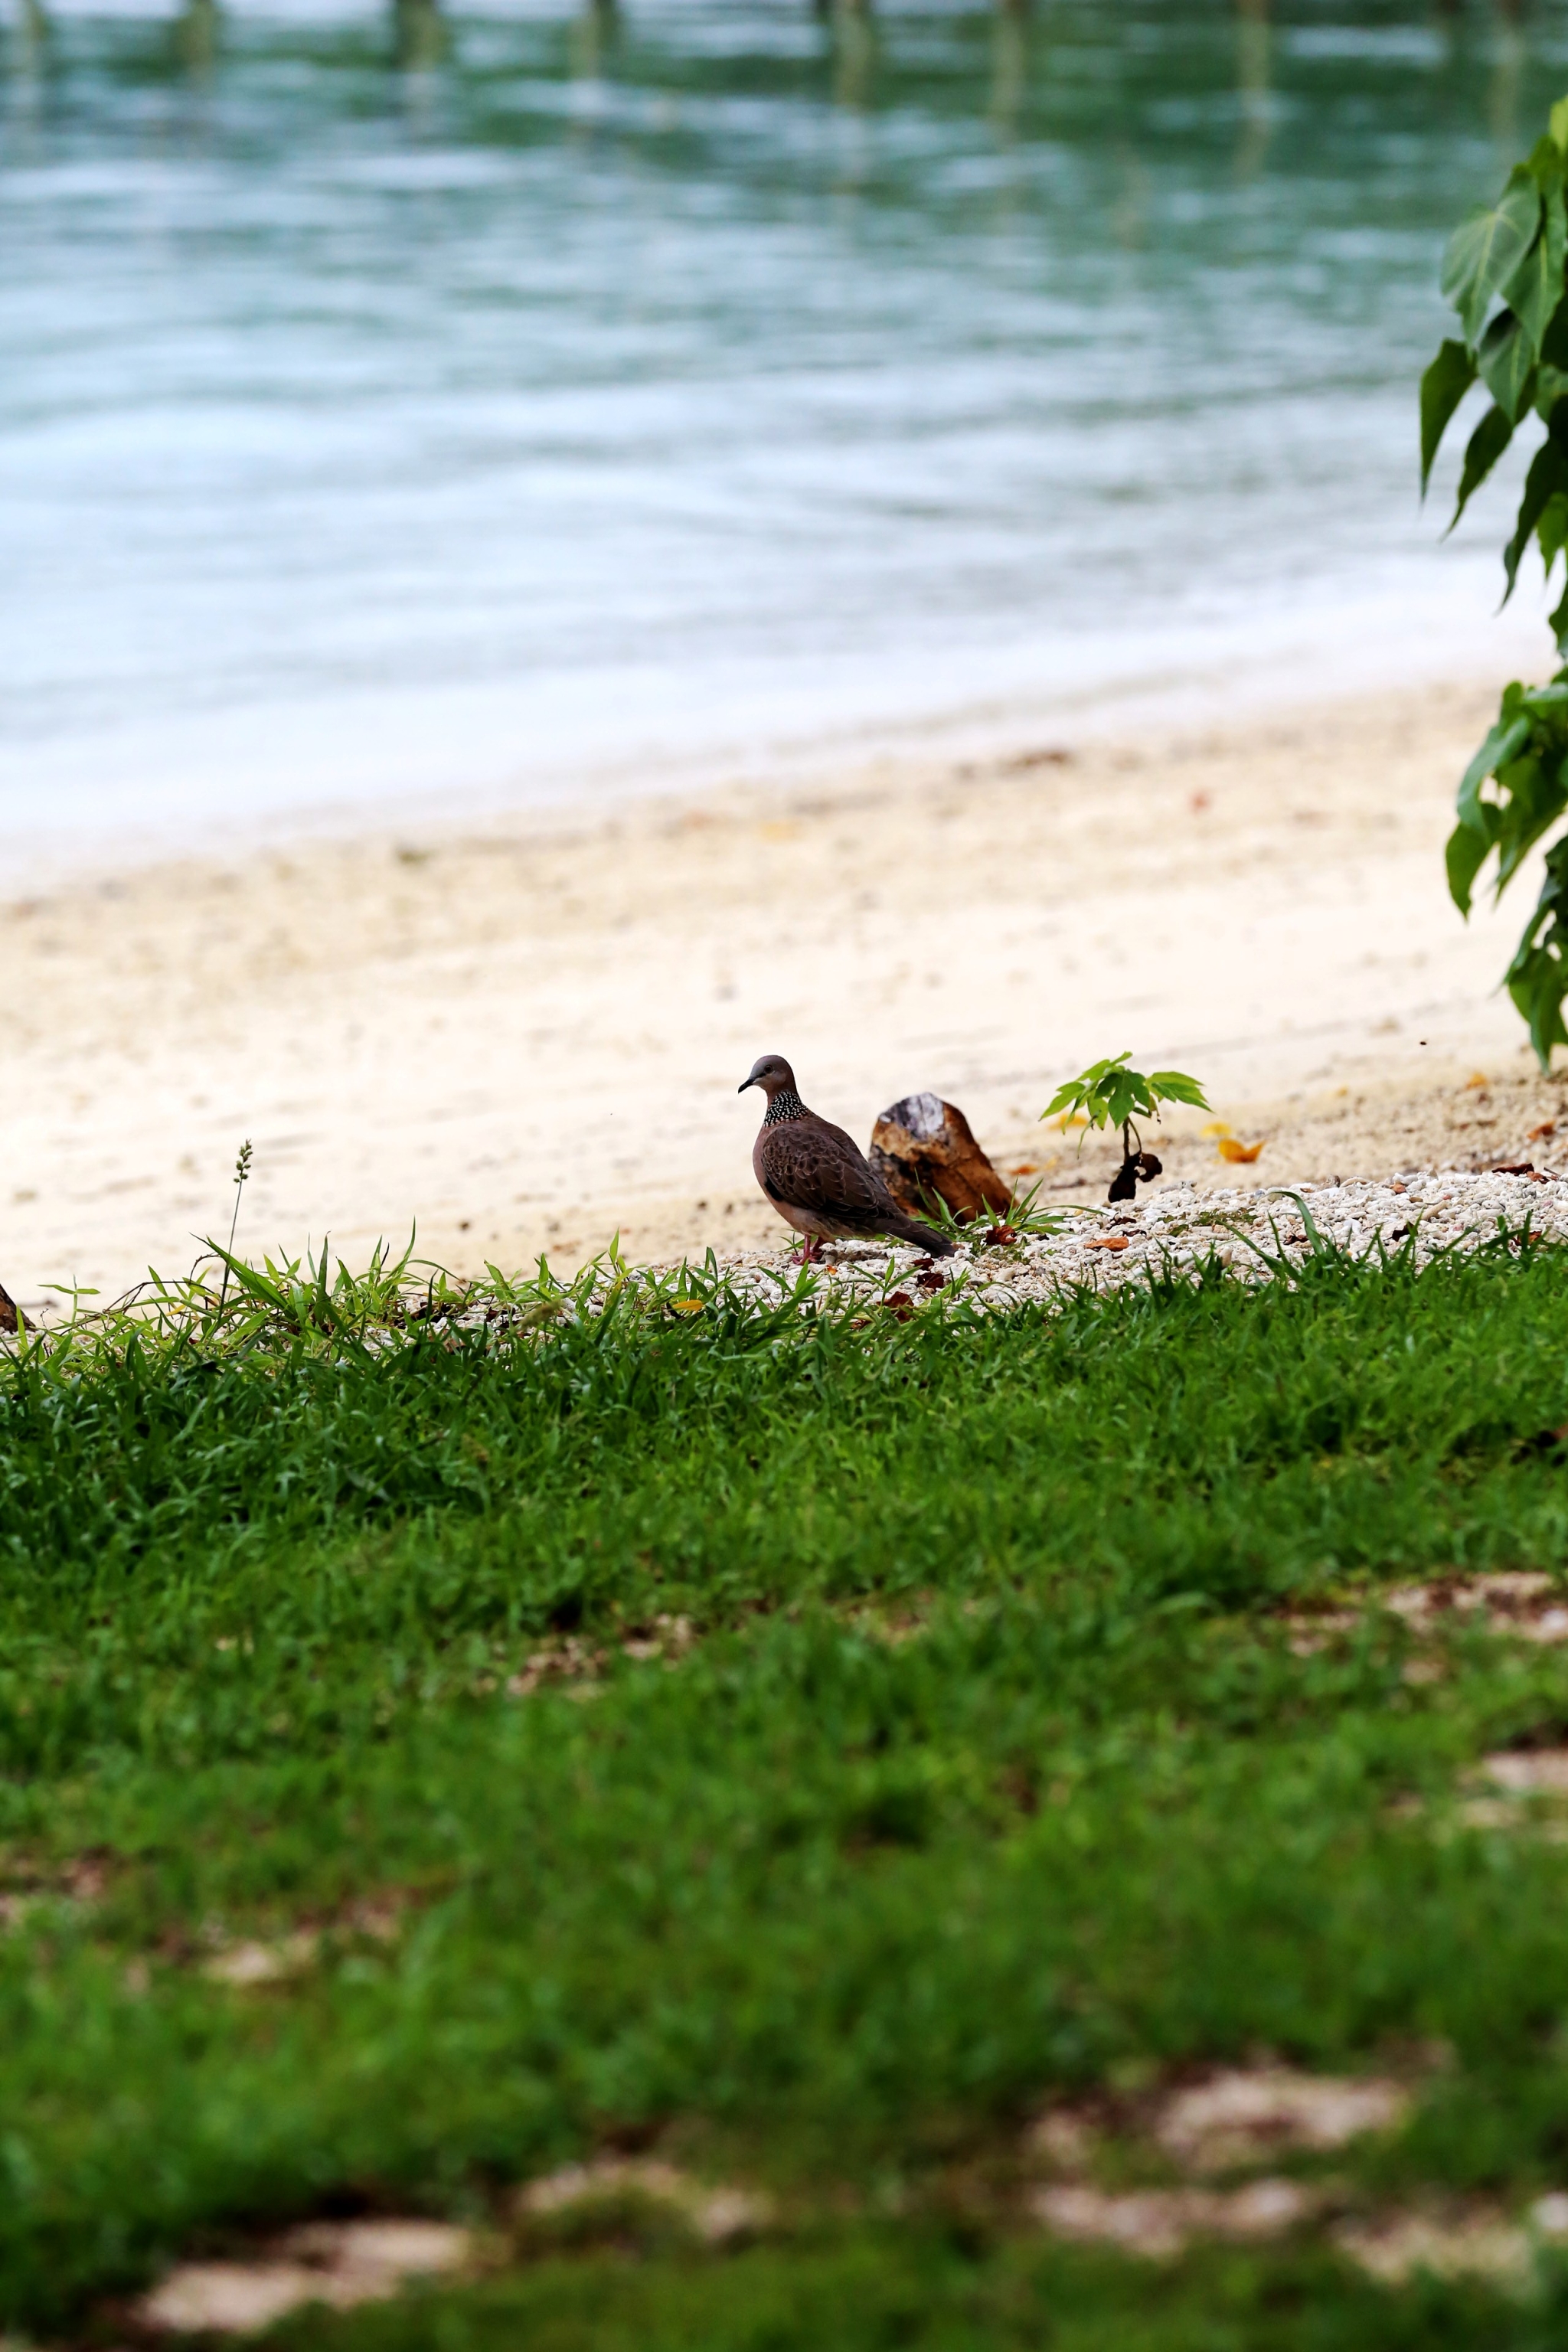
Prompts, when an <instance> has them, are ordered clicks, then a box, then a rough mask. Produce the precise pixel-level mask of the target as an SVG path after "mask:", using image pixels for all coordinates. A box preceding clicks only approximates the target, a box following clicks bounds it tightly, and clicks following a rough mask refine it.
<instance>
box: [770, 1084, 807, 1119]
mask: <svg viewBox="0 0 1568 2352" xmlns="http://www.w3.org/2000/svg"><path fill="white" fill-rule="evenodd" d="M804 1109H805V1104H804V1103H803V1102H802V1100H801V1098H800V1097H799V1096H798V1095H797V1094H796V1092H795V1088H794V1087H780V1088H779V1090H778V1092H777V1094H776V1095H775V1096H774V1097H773V1100H772V1102H771V1103H769V1105H768V1115H767V1117H766V1118H764V1119H763V1126H764V1127H782V1126H783V1125H784V1121H785V1119H786V1118H799V1117H800V1115H801V1112H802V1111H803V1110H804Z"/></svg>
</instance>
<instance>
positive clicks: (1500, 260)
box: [1421, 98, 1568, 1067]
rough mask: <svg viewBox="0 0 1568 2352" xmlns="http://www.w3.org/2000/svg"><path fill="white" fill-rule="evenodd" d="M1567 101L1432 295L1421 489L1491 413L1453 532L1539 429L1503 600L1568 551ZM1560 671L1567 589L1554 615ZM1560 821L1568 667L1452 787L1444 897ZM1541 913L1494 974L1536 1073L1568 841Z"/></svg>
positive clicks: (1550, 1002)
mask: <svg viewBox="0 0 1568 2352" xmlns="http://www.w3.org/2000/svg"><path fill="white" fill-rule="evenodd" d="M1565 190H1568V98H1563V99H1560V100H1558V102H1557V104H1556V105H1555V106H1554V107H1553V108H1552V112H1551V116H1550V119H1549V128H1548V131H1547V135H1546V137H1545V138H1544V139H1542V140H1539V141H1538V142H1536V144H1535V146H1534V148H1533V149H1532V150H1531V153H1530V154H1529V156H1527V157H1526V159H1525V161H1524V162H1523V163H1517V164H1516V165H1515V166H1514V168H1513V170H1512V172H1511V173H1510V175H1509V180H1508V184H1507V186H1506V187H1505V188H1504V190H1503V192H1502V194H1501V196H1500V199H1499V201H1498V203H1497V204H1496V205H1493V206H1492V207H1491V208H1490V209H1489V210H1488V211H1483V212H1480V213H1477V214H1476V215H1473V216H1472V217H1471V218H1470V219H1469V220H1468V221H1465V222H1464V223H1462V225H1461V226H1459V228H1458V229H1457V230H1456V231H1455V233H1454V235H1453V236H1452V237H1451V238H1450V240H1449V243H1448V248H1447V253H1446V254H1445V256H1444V259H1443V270H1442V280H1441V283H1442V290H1443V293H1444V296H1445V298H1446V299H1447V301H1448V302H1449V303H1450V304H1451V306H1452V307H1453V309H1454V310H1456V311H1457V312H1458V320H1459V326H1460V331H1461V336H1462V340H1459V341H1454V340H1450V341H1446V342H1445V343H1444V344H1443V346H1442V348H1441V349H1440V350H1439V352H1438V353H1437V356H1436V359H1435V360H1434V361H1433V362H1432V364H1431V366H1430V367H1429V368H1428V369H1427V370H1426V374H1425V375H1424V376H1423V377H1422V379H1421V488H1422V494H1423V496H1425V494H1426V486H1427V483H1428V481H1429V479H1430V478H1431V472H1432V464H1433V460H1434V458H1435V457H1436V454H1437V450H1438V448H1439V446H1440V445H1441V443H1442V439H1443V436H1444V435H1445V433H1446V432H1447V428H1448V425H1449V424H1450V423H1451V422H1452V420H1453V418H1454V416H1455V415H1456V414H1457V412H1458V408H1459V406H1460V404H1461V403H1462V402H1463V400H1464V399H1465V397H1466V395H1467V394H1468V392H1469V391H1470V389H1471V387H1472V386H1473V385H1474V384H1476V383H1480V384H1481V385H1482V386H1483V387H1484V388H1485V390H1486V391H1487V392H1489V394H1490V395H1491V403H1490V405H1489V407H1488V409H1487V411H1486V413H1485V415H1483V416H1482V417H1481V420H1480V422H1479V425H1476V427H1475V429H1474V431H1473V432H1472V433H1471V435H1470V437H1469V440H1468V443H1467V444H1466V447H1465V456H1464V462H1463V465H1462V467H1461V468H1460V473H1459V488H1458V499H1457V501H1456V503H1455V508H1454V514H1453V520H1452V521H1451V522H1450V523H1449V525H1448V528H1449V530H1452V529H1453V528H1454V524H1455V523H1457V522H1458V520H1459V517H1460V516H1461V515H1462V514H1463V512H1464V510H1465V509H1466V507H1467V506H1468V503H1469V501H1470V499H1471V498H1472V497H1473V496H1474V494H1475V492H1476V491H1477V490H1478V489H1479V488H1480V486H1481V484H1482V483H1483V482H1484V481H1485V480H1486V479H1487V478H1488V476H1489V474H1490V473H1491V472H1492V470H1493V468H1494V467H1496V465H1497V463H1498V460H1499V459H1500V457H1502V455H1503V452H1504V451H1505V450H1506V449H1507V448H1508V447H1509V446H1510V443H1511V441H1512V439H1513V436H1514V434H1515V432H1516V431H1517V429H1518V428H1519V426H1520V425H1521V424H1522V423H1523V422H1524V420H1525V419H1526V418H1527V417H1528V416H1529V415H1531V412H1532V411H1533V413H1534V415H1536V416H1537V417H1538V418H1539V420H1540V422H1541V423H1542V425H1544V426H1545V437H1544V438H1543V439H1542V442H1541V444H1540V446H1538V448H1537V449H1536V452H1535V455H1534V457H1533V458H1532V459H1531V465H1530V470H1529V472H1528V473H1527V475H1526V477H1525V482H1524V489H1523V493H1522V495H1521V499H1520V504H1519V512H1518V515H1517V516H1516V518H1515V521H1514V529H1513V532H1512V535H1511V536H1510V540H1509V541H1508V544H1507V546H1506V547H1505V548H1504V550H1503V572H1504V589H1503V603H1504V604H1507V602H1508V600H1509V598H1510V596H1511V595H1512V593H1513V591H1514V587H1515V585H1516V583H1517V582H1518V578H1519V568H1520V565H1521V562H1523V560H1524V557H1525V554H1526V552H1527V551H1528V550H1529V548H1530V545H1531V541H1534V543H1535V545H1536V546H1537V547H1538V548H1539V550H1540V551H1541V559H1542V565H1543V566H1544V570H1545V576H1546V578H1547V579H1548V581H1550V580H1551V577H1552V571H1553V568H1554V566H1555V565H1556V563H1557V561H1558V559H1559V557H1560V556H1562V555H1563V551H1564V549H1565V548H1568V299H1565V294H1568V289H1565V274H1564V273H1565V268H1568V197H1565ZM1551 625H1552V635H1553V636H1554V637H1555V639H1556V641H1557V651H1558V656H1559V659H1560V660H1561V661H1563V663H1564V664H1565V665H1568V587H1565V588H1564V592H1563V596H1562V598H1561V601H1560V602H1559V604H1558V605H1557V609H1556V611H1555V612H1554V613H1553V614H1552V623H1551ZM1565 812H1568V667H1563V668H1562V669H1560V670H1559V671H1558V672H1557V675H1556V676H1555V677H1554V678H1553V679H1552V683H1551V685H1549V686H1545V687H1533V688H1527V687H1524V686H1521V685H1517V684H1515V685H1512V686H1510V687H1509V688H1508V689H1507V691H1506V692H1505V694H1504V696H1503V698H1502V707H1501V709H1500V713H1499V717H1498V720H1497V724H1496V725H1495V726H1494V727H1493V728H1492V730H1491V731H1490V733H1489V735H1488V737H1487V739H1486V741H1485V742H1484V743H1483V744H1482V745H1481V747H1480V749H1479V751H1478V752H1477V753H1476V756H1475V758H1474V759H1473V760H1472V761H1471V762H1470V764H1469V766H1468V769H1467V770H1466V771H1465V774H1464V778H1463V781H1462V782H1461V783H1460V786H1459V793H1458V804H1457V808H1456V815H1457V817H1458V823H1457V824H1456V826H1455V828H1454V831H1453V834H1452V835H1450V837H1449V841H1448V845H1447V873H1448V889H1449V894H1450V896H1451V897H1452V898H1453V900H1454V903H1455V905H1456V906H1457V907H1458V909H1459V911H1460V913H1461V914H1462V915H1465V916H1467V917H1468V914H1469V911H1470V908H1471V904H1472V902H1473V898H1474V892H1475V889H1476V886H1477V883H1478V881H1479V877H1480V875H1481V871H1482V868H1483V867H1484V866H1486V864H1487V862H1488V860H1489V858H1492V857H1494V856H1495V858H1496V861H1497V864H1496V868H1495V872H1494V875H1493V877H1492V889H1493V895H1494V897H1495V898H1500V897H1501V895H1502V893H1503V891H1504V890H1505V889H1506V888H1507V887H1508V885H1509V883H1510V881H1511V880H1512V879H1513V877H1514V875H1515V874H1516V873H1517V872H1518V871H1519V868H1520V866H1521V864H1522V863H1523V861H1524V859H1525V857H1526V856H1527V855H1528V854H1529V852H1530V851H1531V849H1532V848H1534V847H1535V845H1537V844H1538V843H1539V842H1540V841H1542V839H1543V838H1544V836H1545V835H1547V834H1548V833H1550V832H1551V830H1552V827H1553V825H1555V824H1557V822H1558V820H1559V819H1560V818H1561V817H1562V816H1563V814H1564V813H1565ZM1545 862H1546V874H1545V879H1544V881H1543V883H1542V889H1541V895H1540V897H1539V898H1538V899H1537V901H1536V905H1535V908H1534V911H1533V913H1532V914H1531V918H1530V920H1529V922H1528V923H1527V924H1526V926H1525V929H1524V931H1523V933H1522V935H1521V939H1520V942H1519V946H1518V948H1517V950H1515V953H1514V957H1513V961H1512V962H1511V963H1510V966H1509V969H1508V971H1507V973H1506V974H1505V975H1504V980H1505V985H1506V986H1507V988H1508V992H1509V994H1510V996H1511V998H1512V999H1513V1002H1514V1004H1515V1006H1516V1007H1517V1008H1518V1010H1519V1012H1520V1013H1521V1016H1522V1017H1523V1019H1524V1020H1525V1022H1526V1023H1527V1024H1529V1029H1530V1037H1531V1044H1532V1045H1533V1046H1534V1048H1535V1051H1536V1054H1537V1055H1538V1056H1539V1057H1540V1060H1541V1063H1542V1066H1543V1067H1544V1066H1546V1065H1548V1064H1549V1063H1550V1061H1551V1058H1552V1048H1553V1046H1555V1045H1568V1025H1565V1024H1564V1022H1563V1001H1564V999H1565V998H1568V920H1565V916H1568V835H1563V836H1561V837H1560V838H1559V839H1558V840H1557V841H1555V842H1554V843H1553V844H1552V846H1551V847H1550V848H1549V849H1548V850H1547V853H1546V861H1545Z"/></svg>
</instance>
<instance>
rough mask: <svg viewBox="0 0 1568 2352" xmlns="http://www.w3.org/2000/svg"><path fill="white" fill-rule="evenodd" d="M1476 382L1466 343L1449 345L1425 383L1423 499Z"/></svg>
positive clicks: (1451, 342)
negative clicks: (1457, 412)
mask: <svg viewBox="0 0 1568 2352" xmlns="http://www.w3.org/2000/svg"><path fill="white" fill-rule="evenodd" d="M1475 380H1476V361H1475V354H1474V352H1470V351H1468V350H1467V349H1466V347H1465V345H1464V344H1463V343H1456V342H1454V341H1448V342H1446V343H1444V344H1443V345H1442V347H1441V349H1440V350H1439V351H1438V353H1437V356H1436V359H1435V360H1434V361H1433V362H1432V364H1431V366H1430V367H1429V368H1428V369H1427V371H1426V374H1425V375H1424V376H1423V377H1422V379H1421V495H1422V497H1423V498H1425V497H1426V481H1427V477H1428V476H1429V475H1430V473H1431V471H1432V460H1433V459H1434V457H1436V455H1437V450H1438V447H1439V446H1440V444H1441V442H1442V438H1443V436H1444V434H1445V433H1446V432H1447V429H1448V421H1449V419H1450V417H1451V416H1452V415H1453V414H1454V411H1455V409H1456V408H1458V404H1459V403H1460V401H1461V400H1463V398H1464V396H1465V394H1466V393H1467V392H1468V390H1469V388H1470V386H1471V384H1473V383H1474V382H1475Z"/></svg>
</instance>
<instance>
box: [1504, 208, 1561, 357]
mask: <svg viewBox="0 0 1568 2352" xmlns="http://www.w3.org/2000/svg"><path fill="white" fill-rule="evenodd" d="M1541 212H1542V217H1541V234H1540V235H1539V236H1537V238H1536V240H1535V242H1534V244H1533V245H1532V246H1531V248H1530V251H1529V252H1528V253H1527V254H1526V255H1525V257H1524V259H1523V260H1522V261H1521V263H1520V265H1519V268H1517V269H1516V270H1515V271H1514V273H1513V275H1512V277H1511V278H1510V279H1509V281H1508V284H1507V285H1506V286H1505V287H1504V288H1503V289H1502V293H1503V299H1504V301H1505V302H1506V303H1507V304H1508V306H1509V308H1510V310H1512V311H1513V313H1514V315H1515V317H1516V318H1517V319H1518V320H1519V323H1520V326H1521V329H1522V330H1523V332H1524V334H1525V336H1526V338H1527V340H1528V341H1529V344H1530V351H1531V358H1532V359H1539V358H1540V357H1541V346H1542V343H1543V342H1544V341H1545V340H1546V330H1547V328H1548V326H1549V325H1550V324H1551V321H1552V313H1553V311H1554V310H1556V308H1557V305H1558V304H1559V302H1561V300H1562V299H1563V251H1564V247H1568V212H1564V210H1563V191H1562V189H1561V188H1560V187H1559V188H1553V189H1552V192H1551V194H1549V195H1546V196H1544V197H1543V198H1542V207H1541Z"/></svg>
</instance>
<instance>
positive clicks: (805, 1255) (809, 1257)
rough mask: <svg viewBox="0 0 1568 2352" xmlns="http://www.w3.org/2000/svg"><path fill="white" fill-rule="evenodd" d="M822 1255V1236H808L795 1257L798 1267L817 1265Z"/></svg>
mask: <svg viewBox="0 0 1568 2352" xmlns="http://www.w3.org/2000/svg"><path fill="white" fill-rule="evenodd" d="M821 1255H822V1235H821V1234H806V1236H805V1239H804V1241H803V1242H802V1243H801V1245H800V1248H799V1250H798V1251H797V1253H796V1255H795V1264H796V1265H816V1262H817V1260H818V1258H820V1256H821Z"/></svg>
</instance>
